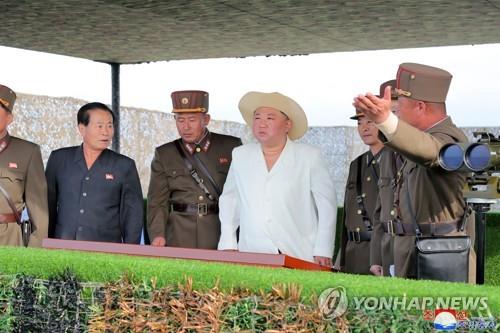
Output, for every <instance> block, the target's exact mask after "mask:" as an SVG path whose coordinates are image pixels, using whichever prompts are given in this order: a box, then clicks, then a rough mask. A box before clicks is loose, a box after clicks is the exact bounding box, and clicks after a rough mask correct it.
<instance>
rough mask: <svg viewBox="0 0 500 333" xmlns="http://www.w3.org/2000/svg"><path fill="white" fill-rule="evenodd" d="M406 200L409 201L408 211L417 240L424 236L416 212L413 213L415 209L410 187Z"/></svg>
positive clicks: (407, 190)
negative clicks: (412, 204)
mask: <svg viewBox="0 0 500 333" xmlns="http://www.w3.org/2000/svg"><path fill="white" fill-rule="evenodd" d="M406 198H407V199H408V210H409V211H410V217H411V222H412V223H413V227H414V228H415V235H416V236H417V239H418V238H419V237H421V236H422V232H421V231H420V227H419V226H418V223H417V219H416V217H415V212H414V211H413V207H412V206H411V197H410V187H409V186H407V187H406Z"/></svg>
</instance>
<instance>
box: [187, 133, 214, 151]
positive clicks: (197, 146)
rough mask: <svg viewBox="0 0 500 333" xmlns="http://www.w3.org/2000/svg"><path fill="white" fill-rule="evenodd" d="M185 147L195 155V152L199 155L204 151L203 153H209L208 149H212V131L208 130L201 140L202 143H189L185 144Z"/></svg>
mask: <svg viewBox="0 0 500 333" xmlns="http://www.w3.org/2000/svg"><path fill="white" fill-rule="evenodd" d="M183 143H184V146H185V147H186V149H187V151H188V152H189V153H190V154H191V155H193V154H194V153H195V152H196V153H199V152H201V151H202V150H203V152H205V153H206V152H207V151H208V148H210V131H209V130H206V132H205V135H203V137H202V138H201V140H200V141H198V142H195V143H188V142H184V141H183Z"/></svg>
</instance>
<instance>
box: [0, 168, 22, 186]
mask: <svg viewBox="0 0 500 333" xmlns="http://www.w3.org/2000/svg"><path fill="white" fill-rule="evenodd" d="M1 178H3V179H6V180H7V179H8V180H10V181H11V182H13V183H14V182H22V181H24V173H22V172H19V171H13V170H2V173H1Z"/></svg>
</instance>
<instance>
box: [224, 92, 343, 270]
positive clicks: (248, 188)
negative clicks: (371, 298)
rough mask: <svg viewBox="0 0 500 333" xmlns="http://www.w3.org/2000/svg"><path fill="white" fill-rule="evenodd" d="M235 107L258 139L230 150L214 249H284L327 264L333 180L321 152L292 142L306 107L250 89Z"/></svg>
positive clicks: (333, 221)
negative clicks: (216, 242) (255, 141)
mask: <svg viewBox="0 0 500 333" xmlns="http://www.w3.org/2000/svg"><path fill="white" fill-rule="evenodd" d="M238 107H239V109H240V112H241V114H242V116H243V118H244V119H245V121H246V123H247V124H248V125H249V126H250V127H251V128H252V131H253V134H254V136H255V138H256V139H257V141H258V143H250V144H246V145H244V146H240V147H237V148H235V149H234V150H233V162H232V164H231V167H230V169H229V173H228V177H227V180H226V183H225V185H224V190H223V193H222V195H221V197H220V202H219V210H220V211H219V217H220V220H221V237H220V240H219V245H218V249H219V250H236V249H237V250H239V251H244V252H258V253H283V254H287V255H290V256H293V257H296V258H300V259H303V260H307V261H311V262H315V263H318V264H320V265H324V266H329V267H330V266H332V255H333V248H334V239H335V226H336V213H337V203H336V198H335V192H334V187H333V182H332V179H331V177H330V175H329V173H328V170H327V168H326V164H325V163H324V162H323V160H322V159H321V157H320V152H319V150H318V149H316V148H313V147H311V146H308V145H305V144H301V143H296V142H294V141H293V140H296V139H299V138H300V137H302V136H303V135H304V134H305V133H306V131H307V118H306V115H305V113H304V111H303V110H302V108H301V107H300V105H299V104H297V103H296V102H295V101H294V100H292V99H291V98H289V97H287V96H284V95H282V94H279V93H260V92H249V93H247V94H246V95H244V96H243V97H242V99H241V100H240V103H239V105H238ZM238 227H239V228H240V234H239V242H238V241H237V238H236V230H237V228H238Z"/></svg>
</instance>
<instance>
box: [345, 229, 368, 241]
mask: <svg viewBox="0 0 500 333" xmlns="http://www.w3.org/2000/svg"><path fill="white" fill-rule="evenodd" d="M371 239H372V232H371V231H361V230H355V231H347V240H348V241H349V242H355V243H361V242H369V241H370V240H371Z"/></svg>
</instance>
